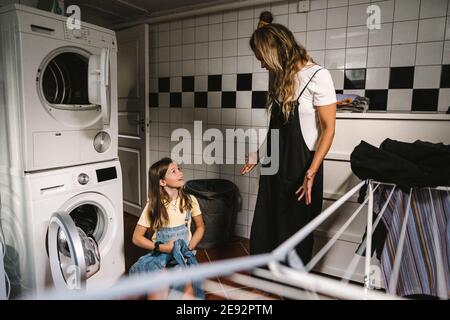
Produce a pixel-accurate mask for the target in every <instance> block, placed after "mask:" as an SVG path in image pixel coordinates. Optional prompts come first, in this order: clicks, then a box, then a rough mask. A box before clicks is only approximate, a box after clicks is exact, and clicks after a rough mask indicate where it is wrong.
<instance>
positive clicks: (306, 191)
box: [295, 170, 316, 205]
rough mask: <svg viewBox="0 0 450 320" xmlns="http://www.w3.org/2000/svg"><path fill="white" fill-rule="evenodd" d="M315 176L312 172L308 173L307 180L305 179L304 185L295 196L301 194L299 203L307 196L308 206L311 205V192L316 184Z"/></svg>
mask: <svg viewBox="0 0 450 320" xmlns="http://www.w3.org/2000/svg"><path fill="white" fill-rule="evenodd" d="M315 175H316V174H315V173H314V172H312V171H310V170H308V171H306V174H305V179H303V184H302V185H301V186H300V188H298V190H297V191H295V194H298V193H300V195H299V197H298V199H297V200H298V201H300V200H301V199H302V198H303V196H305V195H306V197H305V200H306V205H310V204H311V190H312V186H313V183H314V176H315Z"/></svg>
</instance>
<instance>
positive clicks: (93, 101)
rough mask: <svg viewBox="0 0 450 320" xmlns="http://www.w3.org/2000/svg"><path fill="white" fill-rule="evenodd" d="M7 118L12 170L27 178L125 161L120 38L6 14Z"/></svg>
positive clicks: (2, 95)
mask: <svg viewBox="0 0 450 320" xmlns="http://www.w3.org/2000/svg"><path fill="white" fill-rule="evenodd" d="M0 52H1V55H0V113H2V115H3V116H4V117H5V118H6V120H5V122H6V125H7V127H6V129H5V131H6V133H5V134H6V137H7V138H6V140H7V141H6V143H8V145H9V149H10V150H11V153H10V155H9V157H10V158H9V159H8V162H9V166H10V167H14V168H18V169H22V171H25V172H33V171H37V170H45V169H53V168H59V167H66V166H73V165H80V164H85V163H93V162H100V161H108V160H111V159H116V158H118V154H117V139H118V138H117V137H118V128H117V127H118V124H117V68H116V65H117V42H116V36H115V32H114V31H112V30H108V29H104V28H101V27H98V26H95V25H91V24H87V23H83V22H82V23H81V27H80V28H79V29H77V28H74V29H71V27H68V25H67V17H64V16H61V15H56V14H53V13H50V12H46V11H42V10H38V9H34V8H30V7H26V6H23V5H17V4H14V5H10V6H5V7H1V8H0Z"/></svg>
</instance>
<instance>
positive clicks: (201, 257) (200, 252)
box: [196, 249, 209, 263]
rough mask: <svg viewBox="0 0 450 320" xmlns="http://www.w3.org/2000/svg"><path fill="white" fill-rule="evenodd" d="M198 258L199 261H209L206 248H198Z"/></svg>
mask: <svg viewBox="0 0 450 320" xmlns="http://www.w3.org/2000/svg"><path fill="white" fill-rule="evenodd" d="M196 257H197V260H198V262H199V263H205V262H209V258H208V255H207V254H206V252H205V249H197V256H196Z"/></svg>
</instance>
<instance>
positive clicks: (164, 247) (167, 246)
mask: <svg viewBox="0 0 450 320" xmlns="http://www.w3.org/2000/svg"><path fill="white" fill-rule="evenodd" d="M174 243H175V240H169V242H167V243H164V244H162V245H160V246H159V251H161V252H164V253H171V252H172V250H173V244H174Z"/></svg>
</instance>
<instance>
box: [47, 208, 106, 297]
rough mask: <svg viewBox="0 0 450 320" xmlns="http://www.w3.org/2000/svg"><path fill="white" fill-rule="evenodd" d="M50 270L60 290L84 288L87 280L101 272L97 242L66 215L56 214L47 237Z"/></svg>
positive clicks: (51, 220) (62, 213)
mask: <svg viewBox="0 0 450 320" xmlns="http://www.w3.org/2000/svg"><path fill="white" fill-rule="evenodd" d="M47 246H48V254H49V260H50V269H51V273H52V278H53V282H54V285H55V287H56V288H58V289H85V286H86V280H87V279H88V278H89V277H90V276H92V275H93V274H95V273H96V272H97V271H98V270H99V269H100V254H99V250H98V246H97V243H96V241H95V239H93V238H92V237H90V236H87V235H86V233H85V232H84V231H83V230H82V229H81V228H79V227H77V226H75V223H74V221H73V220H72V218H71V216H70V215H68V214H66V213H64V212H57V213H55V214H53V216H52V218H51V219H50V223H49V227H48V238H47Z"/></svg>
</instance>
